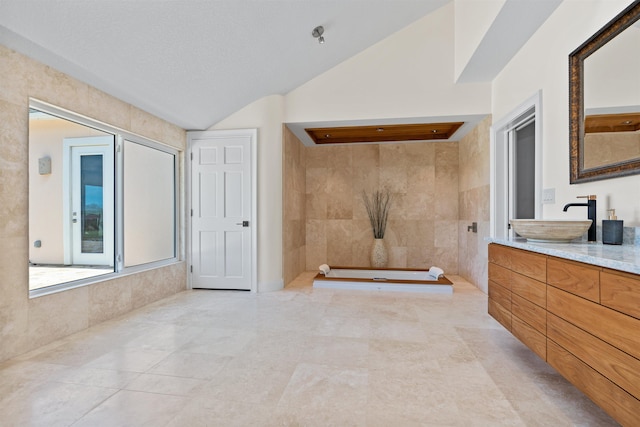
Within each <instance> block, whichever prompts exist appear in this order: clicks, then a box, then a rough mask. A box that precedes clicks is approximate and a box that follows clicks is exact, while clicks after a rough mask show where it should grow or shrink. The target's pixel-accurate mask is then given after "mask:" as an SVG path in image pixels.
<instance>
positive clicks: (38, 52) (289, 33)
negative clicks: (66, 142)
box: [0, 0, 450, 129]
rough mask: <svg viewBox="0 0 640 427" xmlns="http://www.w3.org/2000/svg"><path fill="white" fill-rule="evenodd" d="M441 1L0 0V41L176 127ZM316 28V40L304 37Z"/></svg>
mask: <svg viewBox="0 0 640 427" xmlns="http://www.w3.org/2000/svg"><path fill="white" fill-rule="evenodd" d="M448 1H450V0H0V43H2V44H4V45H6V46H8V47H10V48H13V49H15V50H17V51H20V52H22V53H25V54H27V55H29V56H31V57H33V58H35V59H37V60H39V61H41V62H43V63H45V64H48V65H50V66H52V67H54V68H56V69H59V70H61V71H63V72H65V73H67V74H69V75H71V76H73V77H76V78H78V79H79V80H82V81H84V82H87V83H89V84H91V85H93V86H95V87H97V88H98V89H101V90H103V91H105V92H108V93H110V94H112V95H114V96H116V97H118V98H120V99H122V100H124V101H126V102H129V103H131V104H133V105H135V106H137V107H140V108H142V109H144V110H146V111H149V112H150V113H153V114H155V115H157V116H159V117H162V118H164V119H166V120H168V121H170V122H172V123H175V124H177V125H179V126H181V127H183V128H185V129H206V128H208V127H209V126H211V125H212V124H215V123H216V122H218V121H220V120H221V119H223V118H225V117H226V116H228V115H229V114H231V113H233V112H235V111H237V110H238V109H240V108H242V107H244V106H245V105H247V104H249V103H251V102H253V101H255V100H257V99H260V98H262V97H263V96H266V95H272V94H285V93H287V92H289V91H290V90H292V89H294V88H296V87H298V86H300V85H301V84H303V83H305V82H306V81H308V80H310V79H312V78H313V77H315V76H317V75H319V74H322V73H323V72H324V71H326V70H328V69H330V68H332V67H334V66H335V65H337V64H339V63H340V62H342V61H344V60H346V59H347V58H349V57H351V56H353V55H354V54H356V53H358V52H360V51H362V50H364V49H366V48H367V47H369V46H371V45H373V44H374V43H376V42H378V41H380V40H382V39H383V38H385V37H387V36H388V35H390V34H392V33H394V32H396V31H398V30H400V29H402V28H403V27H405V26H407V25H408V24H410V23H412V22H414V21H416V20H418V19H420V18H421V17H423V16H425V15H427V14H429V13H430V12H432V11H434V10H436V9H437V8H439V7H441V6H443V5H444V4H446V3H448ZM317 25H323V26H324V28H325V34H324V35H325V39H326V43H325V44H323V45H320V44H319V43H318V42H317V40H316V39H314V38H313V37H312V36H311V31H312V29H313V28H314V27H315V26H317Z"/></svg>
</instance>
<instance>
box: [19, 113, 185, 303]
mask: <svg viewBox="0 0 640 427" xmlns="http://www.w3.org/2000/svg"><path fill="white" fill-rule="evenodd" d="M30 106H31V108H30V111H29V240H30V250H29V290H30V294H31V295H32V296H37V295H40V294H46V293H50V292H55V291H59V290H63V289H67V288H71V287H76V286H80V285H84V284H88V283H93V282H95V281H98V280H103V279H105V278H107V277H111V276H113V275H117V274H120V273H122V272H127V271H133V270H135V269H139V268H148V267H154V266H157V265H163V264H166V263H169V262H174V261H175V260H176V258H177V255H176V254H177V237H176V236H177V234H176V233H177V229H176V224H177V205H178V203H177V184H176V183H177V158H178V152H177V150H175V149H173V148H170V147H167V146H164V145H162V144H159V143H157V142H155V141H151V140H149V139H146V138H143V137H140V136H138V135H133V134H130V133H128V132H126V131H122V130H120V129H117V128H114V127H111V126H109V125H105V124H103V123H100V122H97V121H94V120H91V119H88V118H85V117H82V116H79V115H77V114H74V113H71V112H68V111H65V110H62V109H59V108H57V107H53V106H50V105H48V104H45V103H42V102H39V101H35V100H32V101H31V103H30ZM105 275H107V276H105Z"/></svg>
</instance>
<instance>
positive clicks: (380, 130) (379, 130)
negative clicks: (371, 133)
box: [376, 128, 384, 132]
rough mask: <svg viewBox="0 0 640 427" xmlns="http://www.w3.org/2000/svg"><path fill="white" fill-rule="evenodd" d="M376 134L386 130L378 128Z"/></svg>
mask: <svg viewBox="0 0 640 427" xmlns="http://www.w3.org/2000/svg"><path fill="white" fill-rule="evenodd" d="M376 132H384V128H378V129H376Z"/></svg>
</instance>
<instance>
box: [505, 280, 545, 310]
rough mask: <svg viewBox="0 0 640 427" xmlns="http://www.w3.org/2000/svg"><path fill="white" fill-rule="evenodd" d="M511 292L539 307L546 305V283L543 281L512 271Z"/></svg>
mask: <svg viewBox="0 0 640 427" xmlns="http://www.w3.org/2000/svg"><path fill="white" fill-rule="evenodd" d="M511 292H513V293H514V294H517V295H520V296H521V297H522V298H524V299H526V300H529V301H531V302H532V303H534V304H537V305H539V306H540V307H543V308H544V307H546V306H547V285H546V284H545V283H543V282H538V281H537V280H533V279H531V278H529V277H527V276H523V275H521V274H517V273H513V274H512V275H511Z"/></svg>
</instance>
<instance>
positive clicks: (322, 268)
mask: <svg viewBox="0 0 640 427" xmlns="http://www.w3.org/2000/svg"><path fill="white" fill-rule="evenodd" d="M318 269H319V270H320V273H322V274H324V275H325V276H326V275H327V274H329V272H330V271H331V268H330V267H329V266H328V265H327V264H322V265H321V266H320V267H318Z"/></svg>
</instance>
